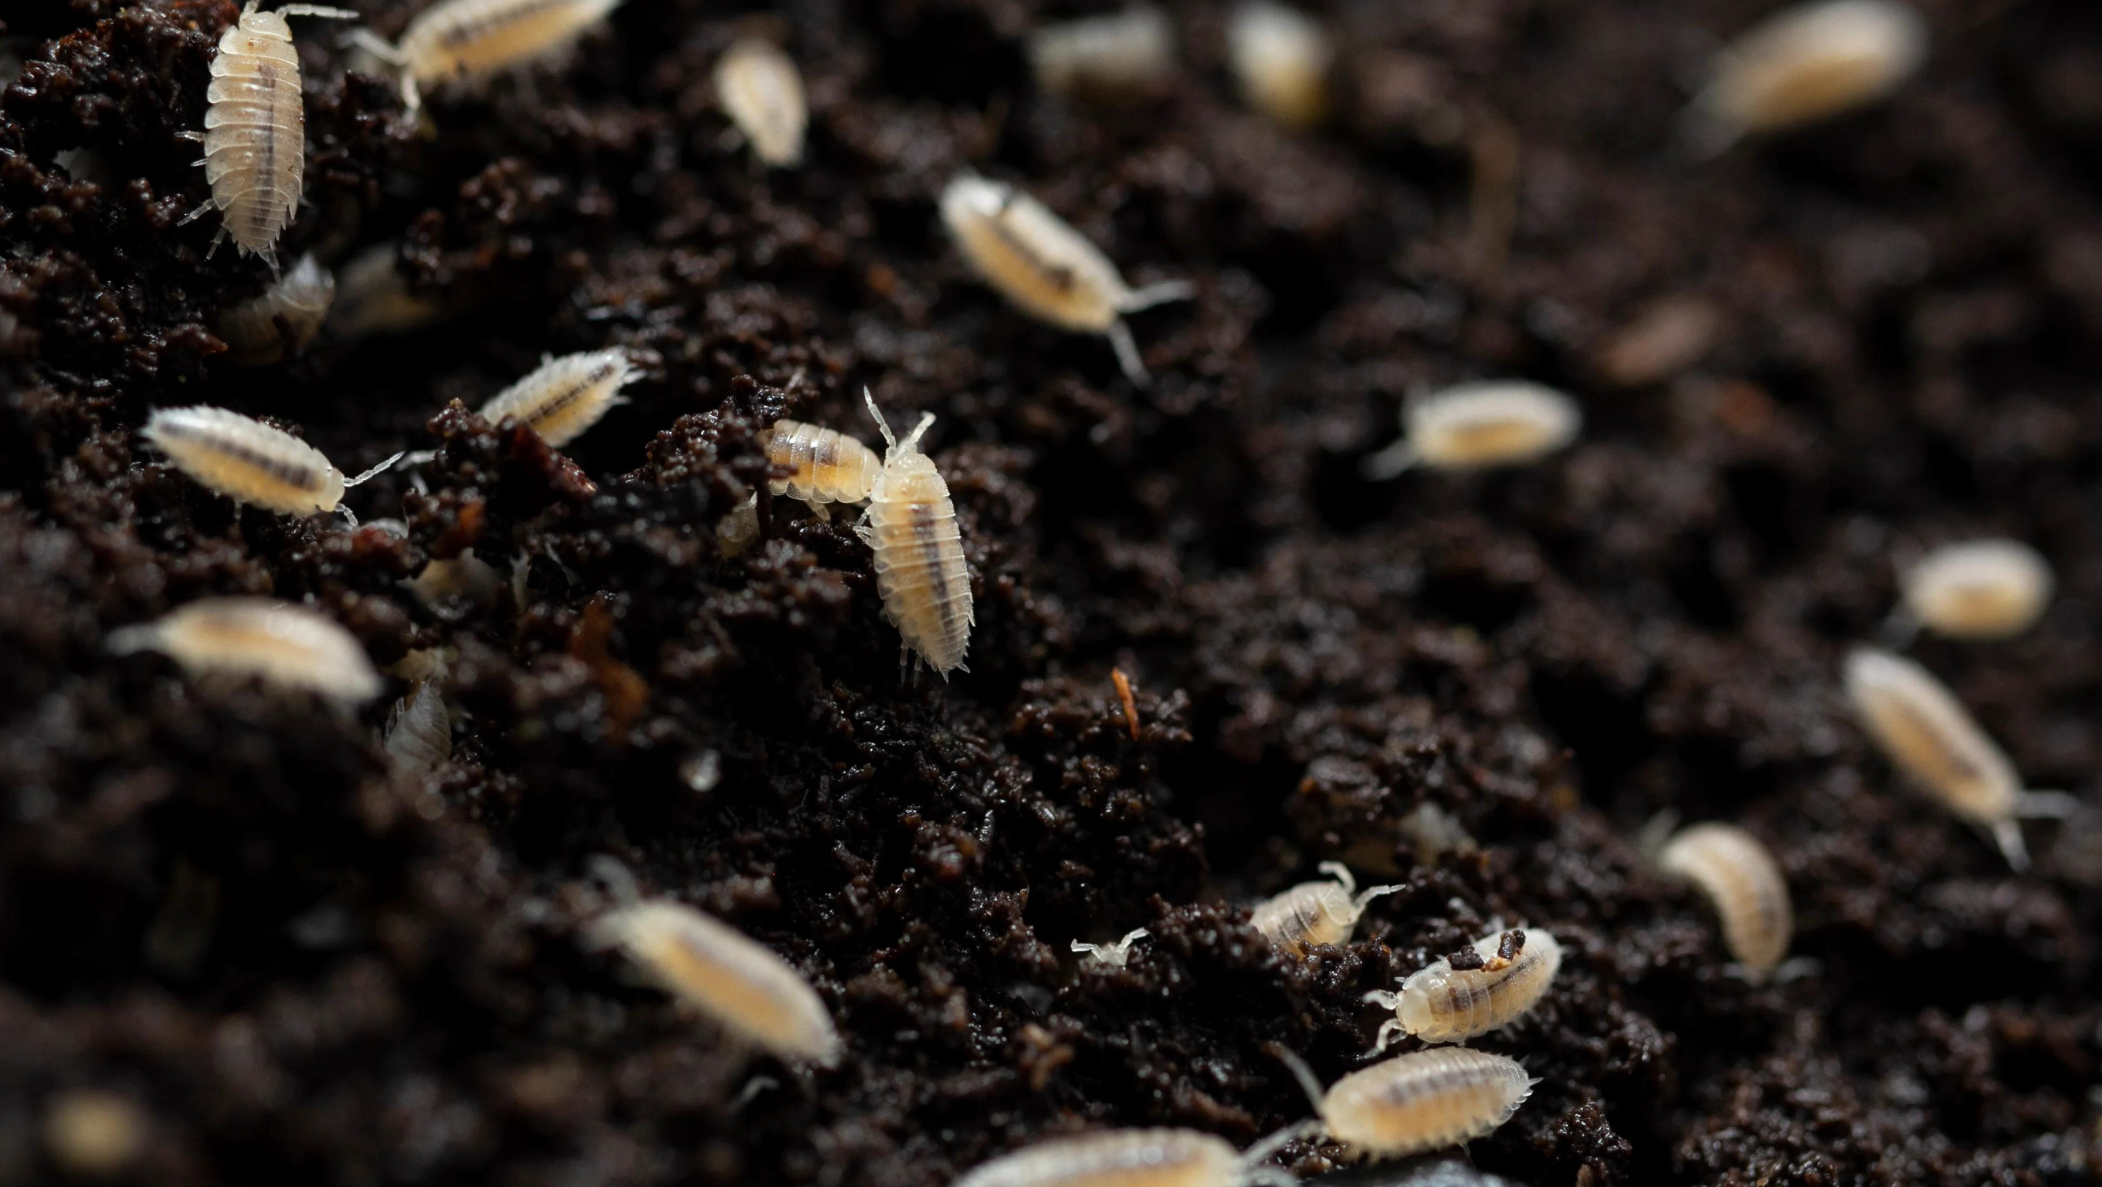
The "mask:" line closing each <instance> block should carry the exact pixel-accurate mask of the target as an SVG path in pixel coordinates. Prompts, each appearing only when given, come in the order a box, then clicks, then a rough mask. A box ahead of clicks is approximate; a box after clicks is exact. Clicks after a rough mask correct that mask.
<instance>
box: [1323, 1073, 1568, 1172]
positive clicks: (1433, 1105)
mask: <svg viewBox="0 0 2102 1187" xmlns="http://www.w3.org/2000/svg"><path fill="white" fill-rule="evenodd" d="M1281 1054H1282V1057H1283V1058H1284V1060H1285V1063H1286V1064H1287V1065H1288V1066H1290V1067H1291V1069H1292V1074H1293V1075H1295V1076H1297V1077H1298V1078H1299V1083H1300V1086H1301V1087H1302V1088H1304V1089H1305V1090H1306V1094H1307V1098H1308V1099H1309V1100H1311V1101H1313V1102H1314V1111H1315V1112H1316V1113H1319V1114H1320V1116H1321V1119H1320V1120H1319V1121H1318V1122H1313V1123H1310V1124H1308V1125H1306V1126H1302V1127H1300V1132H1302V1133H1308V1132H1325V1133H1327V1134H1328V1135H1329V1136H1330V1137H1332V1138H1334V1139H1336V1140H1337V1141H1339V1142H1342V1143H1343V1144H1344V1145H1346V1146H1348V1147H1350V1148H1351V1149H1352V1152H1354V1153H1356V1154H1358V1155H1361V1156H1366V1157H1372V1158H1397V1157H1400V1156H1402V1155H1405V1154H1421V1153H1423V1152H1424V1151H1426V1150H1440V1149H1443V1148H1445V1147H1447V1146H1457V1145H1459V1144H1461V1143H1462V1142H1469V1141H1473V1140H1474V1139H1475V1138H1478V1137H1482V1136H1484V1135H1486V1134H1489V1133H1492V1132H1494V1131H1495V1130H1496V1128H1497V1127H1498V1126H1500V1125H1502V1124H1503V1123H1504V1122H1506V1121H1509V1120H1510V1119H1511V1114H1513V1113H1516V1112H1517V1111H1518V1106H1519V1105H1522V1104H1524V1103H1525V1099H1526V1097H1528V1096H1531V1095H1532V1092H1533V1085H1535V1084H1538V1083H1539V1082H1540V1081H1538V1080H1536V1079H1534V1078H1532V1077H1531V1076H1528V1075H1526V1072H1525V1068H1523V1067H1521V1066H1519V1063H1518V1061H1517V1060H1515V1059H1512V1058H1510V1057H1509V1056H1505V1055H1494V1054H1491V1053H1490V1052H1487V1051H1476V1050H1473V1049H1472V1048H1468V1047H1433V1048H1431V1049H1430V1050H1428V1051H1412V1052H1410V1053H1409V1054H1407V1055H1397V1056H1395V1057H1394V1058H1392V1059H1389V1060H1387V1061H1385V1062H1383V1063H1375V1064H1373V1065H1372V1066H1371V1067H1368V1068H1365V1069H1363V1070H1361V1071H1356V1072H1352V1073H1351V1074H1350V1075H1347V1076H1345V1077H1343V1078H1342V1079H1340V1080H1338V1081H1336V1082H1335V1083H1334V1084H1332V1085H1330V1086H1329V1087H1328V1089H1327V1090H1326V1091H1323V1090H1322V1088H1321V1083H1320V1081H1318V1080H1316V1079H1315V1078H1314V1073H1313V1072H1312V1071H1311V1070H1309V1069H1308V1068H1307V1066H1306V1064H1305V1063H1303V1062H1301V1061H1300V1059H1299V1057H1298V1056H1296V1055H1293V1054H1291V1053H1290V1052H1282V1053H1281ZM1288 1132H1289V1131H1288Z"/></svg>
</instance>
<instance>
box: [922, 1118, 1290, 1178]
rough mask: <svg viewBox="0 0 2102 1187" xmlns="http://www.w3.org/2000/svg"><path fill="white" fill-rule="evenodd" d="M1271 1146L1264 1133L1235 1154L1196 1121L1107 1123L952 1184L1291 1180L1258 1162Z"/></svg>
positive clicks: (1019, 1153) (999, 1160) (990, 1165)
mask: <svg viewBox="0 0 2102 1187" xmlns="http://www.w3.org/2000/svg"><path fill="white" fill-rule="evenodd" d="M1287 1136H1289V1134H1288V1135H1287ZM1275 1149H1276V1143H1275V1142H1274V1141H1265V1142H1261V1143H1258V1144H1257V1145H1256V1146H1254V1147H1252V1148H1251V1149H1250V1150H1249V1151H1248V1152H1247V1153H1246V1154H1240V1153H1236V1152H1235V1150H1234V1148H1233V1146H1232V1145H1231V1144H1230V1143H1228V1142H1227V1141H1226V1139H1224V1138H1220V1137H1214V1136H1213V1135H1211V1134H1208V1133H1200V1132H1198V1131H1197V1130H1194V1129H1112V1130H1109V1131H1107V1132H1104V1133H1089V1134H1081V1135H1080V1136H1078V1137H1070V1138H1054V1139H1052V1140H1051V1141H1048V1142H1038V1143H1037V1144H1036V1145H1034V1146H1029V1147H1026V1148H1024V1149H1021V1150H1017V1151H1015V1152H1014V1153H1012V1154H1006V1155H1002V1156H1001V1157H999V1158H995V1159H993V1160H992V1161H991V1162H987V1163H984V1164H982V1165H980V1166H978V1167H977V1168H976V1169H974V1170H972V1171H971V1172H970V1173H969V1174H967V1175H965V1176H963V1177H962V1178H960V1179H958V1180H956V1182H955V1184H954V1187H1249V1185H1253V1184H1261V1185H1265V1187H1292V1184H1294V1183H1295V1182H1297V1180H1296V1179H1294V1178H1293V1177H1292V1175H1291V1174H1289V1173H1288V1172H1286V1171H1285V1170H1284V1168H1282V1167H1277V1166H1266V1165H1263V1161H1264V1160H1265V1159H1267V1158H1269V1157H1270V1155H1271V1154H1272V1153H1274V1152H1275Z"/></svg>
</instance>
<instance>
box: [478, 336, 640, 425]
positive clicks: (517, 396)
mask: <svg viewBox="0 0 2102 1187" xmlns="http://www.w3.org/2000/svg"><path fill="white" fill-rule="evenodd" d="M634 377H635V367H634V364H632V363H630V362H629V361H628V352H627V351H625V350H622V349H621V348H619V347H617V346H616V347H613V348H612V349H610V350H587V351H584V352H583V353H581V354H568V355H563V356H562V357H561V358H558V359H555V358H551V359H545V360H543V361H542V362H541V364H540V366H539V367H537V368H535V369H534V370H533V372H532V373H531V374H529V375H527V376H526V377H525V378H524V379H521V380H519V381H518V382H517V383H514V384H512V385H511V386H510V387H507V388H505V389H504V390H503V391H501V392H499V393H497V395H496V397H495V398H494V399H492V400H490V401H489V402H488V403H487V404H484V405H482V419H483V420H486V421H488V422H489V423H490V424H495V423H496V422H498V421H500V420H502V419H503V418H505V417H507V416H513V417H517V418H518V419H519V420H520V421H521V422H523V423H524V424H526V425H527V426H529V427H530V428H531V429H532V430H533V431H534V432H536V433H538V434H540V439H541V440H542V441H545V442H547V443H548V445H549V446H550V447H551V448H554V449H560V448H562V447H563V446H564V445H567V444H569V443H570V442H571V441H574V440H576V439H577V438H578V437H579V436H581V435H582V434H583V432H584V430H586V429H588V428H590V427H591V426H592V425H595V424H597V423H598V422H599V418H601V417H603V416H605V415H606V413H608V412H610V411H612V410H613V409H614V408H615V407H617V406H619V405H621V404H625V403H627V401H626V400H624V399H622V398H621V397H620V389H621V388H622V386H624V385H625V384H626V383H627V382H628V381H629V380H630V379H633V378H634Z"/></svg>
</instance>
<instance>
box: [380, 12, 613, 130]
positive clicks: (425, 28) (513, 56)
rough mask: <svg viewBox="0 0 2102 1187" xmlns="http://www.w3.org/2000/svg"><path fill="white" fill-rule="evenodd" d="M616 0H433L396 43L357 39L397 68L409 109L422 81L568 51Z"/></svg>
mask: <svg viewBox="0 0 2102 1187" xmlns="http://www.w3.org/2000/svg"><path fill="white" fill-rule="evenodd" d="M620 2H621V0H439V2H438V3H436V4H433V5H431V6H430V7H429V8H426V9H424V10H423V11H422V12H419V13H417V14H416V18H415V19H414V20H412V21H410V22H409V27H408V28H406V29H404V30H402V34H401V40H400V41H399V42H397V43H395V44H394V45H389V44H387V43H386V42H384V41H381V40H379V39H378V38H373V37H362V38H359V43H360V44H362V45H363V46H364V47H365V48H366V49H368V50H370V51H371V52H372V53H373V54H375V55H377V56H378V57H380V58H383V59H385V60H386V61H388V62H391V63H393V64H394V65H395V66H396V67H397V68H398V69H399V70H400V71H401V95H402V102H403V103H405V104H407V105H408V107H409V110H411V111H414V110H416V109H417V108H418V107H420V106H421V105H422V102H423V99H422V90H423V88H425V87H431V86H436V85H438V84H440V83H446V82H459V83H464V84H468V85H473V84H477V83H482V82H486V81H488V80H489V79H490V78H493V77H495V76H496V75H498V74H501V73H503V72H504V71H506V70H510V69H513V68H515V67H519V66H525V65H528V64H530V63H533V62H537V61H540V60H542V59H544V58H550V57H554V56H555V55H558V54H560V53H562V52H564V51H566V50H567V49H569V47H570V46H572V45H573V44H575V43H576V39H577V38H578V36H580V35H581V34H582V33H583V32H584V31H585V30H586V29H589V28H590V27H591V26H593V25H595V24H597V23H598V22H599V21H601V20H604V19H605V17H606V16H607V14H609V13H611V12H612V11H613V10H614V9H615V8H618V7H619V6H620Z"/></svg>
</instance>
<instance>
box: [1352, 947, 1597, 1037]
mask: <svg viewBox="0 0 2102 1187" xmlns="http://www.w3.org/2000/svg"><path fill="white" fill-rule="evenodd" d="M1561 967H1562V945H1561V944H1559V943H1557V942H1556V941H1555V938H1554V937H1553V936H1551V935H1549V934H1548V933H1547V932H1546V931H1544V930H1543V929H1541V928H1537V927H1534V928H1524V929H1518V930H1513V931H1503V930H1501V929H1498V930H1496V931H1492V932H1490V933H1489V934H1488V935H1486V936H1483V937H1482V938H1481V939H1479V940H1476V941H1475V942H1474V943H1473V945H1472V946H1470V947H1468V948H1464V949H1461V950H1460V951H1459V952H1456V953H1454V954H1452V955H1451V956H1442V957H1439V958H1438V959H1437V960H1435V961H1433V962H1431V963H1430V964H1429V965H1426V966H1425V967H1423V968H1421V969H1418V970H1417V971H1415V972H1413V973H1411V974H1409V976H1408V977H1407V978H1406V979H1405V980H1403V981H1402V983H1401V992H1400V993H1391V992H1388V991H1387V990H1383V989H1375V990H1373V991H1372V992H1371V993H1368V994H1366V995H1365V1000H1366V1001H1369V1002H1377V1003H1379V1004H1380V1005H1382V1006H1386V1007H1387V1008H1389V1009H1391V1010H1393V1011H1394V1017H1393V1018H1391V1019H1389V1020H1388V1021H1387V1022H1386V1024H1385V1025H1383V1026H1381V1027H1380V1028H1379V1043H1378V1046H1376V1047H1374V1048H1373V1050H1375V1051H1383V1050H1385V1049H1386V1047H1387V1044H1389V1043H1391V1042H1393V1041H1394V1040H1395V1039H1396V1038H1398V1037H1399V1036H1401V1035H1404V1034H1411V1035H1415V1036H1416V1037H1417V1038H1419V1039H1422V1040H1423V1041H1424V1042H1426V1043H1457V1042H1460V1041H1462V1040H1464V1039H1471V1038H1473V1037H1474V1036H1476V1035H1481V1034H1487V1033H1489V1032H1490V1031H1492V1030H1495V1029H1497V1028H1499V1027H1503V1026H1509V1025H1510V1024H1511V1023H1513V1022H1516V1021H1518V1019H1520V1018H1522V1017H1524V1016H1525V1014H1526V1012H1527V1011H1529V1010H1531V1009H1532V1008H1533V1007H1534V1006H1535V1005H1537V1004H1539V1001H1540V998H1541V996H1542V995H1544V994H1545V993H1546V992H1547V989H1548V986H1550V985H1552V984H1554V980H1555V972H1556V971H1557V970H1559V969H1560V968H1561Z"/></svg>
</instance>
